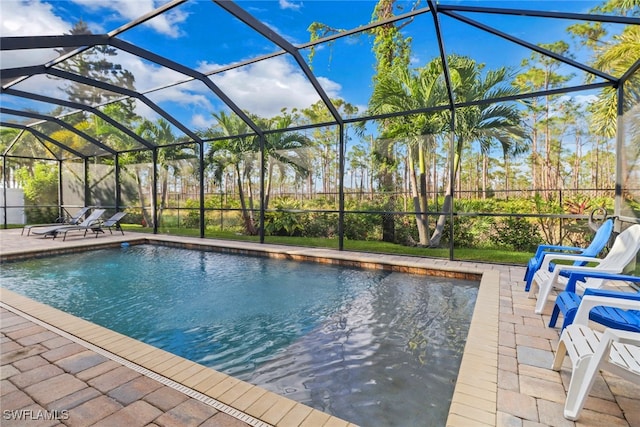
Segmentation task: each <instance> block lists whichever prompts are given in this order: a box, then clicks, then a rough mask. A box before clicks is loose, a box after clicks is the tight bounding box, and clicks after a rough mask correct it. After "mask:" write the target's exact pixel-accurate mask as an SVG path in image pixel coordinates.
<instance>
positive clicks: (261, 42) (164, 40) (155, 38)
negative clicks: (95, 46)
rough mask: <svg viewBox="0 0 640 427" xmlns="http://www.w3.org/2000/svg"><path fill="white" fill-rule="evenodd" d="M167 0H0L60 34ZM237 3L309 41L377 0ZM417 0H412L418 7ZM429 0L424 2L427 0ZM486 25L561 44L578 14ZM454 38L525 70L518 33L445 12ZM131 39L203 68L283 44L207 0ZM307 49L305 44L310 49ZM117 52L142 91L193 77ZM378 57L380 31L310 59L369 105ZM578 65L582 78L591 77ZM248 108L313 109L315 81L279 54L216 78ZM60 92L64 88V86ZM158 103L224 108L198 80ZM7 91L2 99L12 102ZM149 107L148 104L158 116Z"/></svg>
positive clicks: (462, 46) (419, 60)
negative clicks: (313, 31)
mask: <svg viewBox="0 0 640 427" xmlns="http://www.w3.org/2000/svg"><path fill="white" fill-rule="evenodd" d="M162 3H164V2H158V1H154V0H56V1H45V0H29V1H21V0H20V1H17V0H2V2H0V15H1V18H0V20H1V27H0V31H1V34H2V36H25V35H51V34H63V33H66V32H68V31H69V30H70V29H71V27H72V26H73V24H74V23H75V22H77V21H78V20H79V19H82V20H84V21H85V22H87V23H88V24H89V26H90V28H91V29H92V31H93V32H94V33H106V32H109V31H112V30H114V29H116V28H118V27H120V26H121V25H124V24H125V23H127V22H129V21H131V20H133V19H136V18H138V17H140V16H142V15H144V14H145V13H147V12H149V11H150V10H152V9H154V8H155V7H158V6H160V5H161V4H162ZM442 3H445V4H465V5H478V6H491V7H508V8H523V9H542V10H561V11H568V12H580V13H582V12H587V11H588V10H589V9H590V8H592V7H593V6H595V5H597V4H599V2H594V1H587V0H565V1H547V0H539V1H535V2H528V1H510V2H509V1H494V2H484V1H483V2H481V1H443V2H442ZM238 4H239V5H240V6H241V7H242V8H244V9H245V10H247V11H248V12H249V13H251V14H252V15H254V16H255V17H256V18H258V19H260V20H262V21H263V22H264V23H266V24H267V25H268V26H269V27H270V28H271V29H273V30H274V31H275V32H277V33H278V34H280V35H282V36H283V37H285V39H287V40H288V41H290V42H292V43H294V44H299V43H304V42H307V41H309V33H308V31H307V28H308V26H309V24H310V23H311V22H314V21H318V22H322V23H325V24H327V25H329V26H331V27H333V28H337V29H352V28H355V27H358V26H360V25H364V24H367V23H368V22H369V21H370V19H371V14H372V11H373V7H374V5H375V2H374V1H368V0H360V1H359V0H355V1H353V0H352V1H337V0H336V1H319V0H316V1H293V0H280V1H238ZM410 4H411V3H408V2H407V3H405V10H407V11H408V10H409V7H410ZM425 6H426V2H423V3H422V4H421V7H425ZM466 16H468V17H472V18H473V19H477V20H478V21H481V22H483V23H485V24H489V25H493V26H495V27H496V28H498V29H500V30H502V31H506V32H509V33H511V34H513V35H514V36H517V37H521V38H523V39H525V40H527V41H529V42H531V43H552V42H555V41H557V40H558V39H560V38H566V36H564V30H565V28H566V27H567V26H568V25H570V24H572V23H573V22H570V21H564V20H541V19H535V18H527V17H516V16H510V17H499V16H497V15H488V14H482V15H478V14H466ZM442 25H443V28H444V30H443V33H444V37H445V47H446V48H447V49H448V50H449V51H455V52H458V53H462V54H465V55H469V56H472V57H474V58H475V59H476V60H477V61H479V62H484V63H486V64H487V67H488V68H495V67H498V66H501V65H505V66H509V67H512V68H513V69H514V70H517V69H518V67H519V64H520V62H521V60H522V59H524V58H525V57H527V56H529V54H530V53H529V52H528V51H527V50H526V49H525V48H522V47H520V46H517V45H515V44H513V43H511V42H507V41H504V40H502V39H500V38H497V37H495V36H491V35H487V34H486V33H483V32H481V31H479V30H475V29H469V27H467V26H465V25H461V24H460V23H459V22H457V21H455V20H453V19H450V18H448V17H443V18H442ZM432 27H433V23H432V19H431V16H430V15H429V14H425V15H423V16H420V17H418V18H416V19H415V20H414V21H413V22H412V23H411V24H410V25H408V26H407V27H405V29H404V31H405V33H406V34H407V35H411V36H412V37H413V56H412V61H413V64H414V65H415V66H420V65H424V64H426V63H427V62H429V61H430V60H431V59H433V58H434V57H435V56H437V54H438V52H437V50H436V44H435V37H434V33H433V29H432ZM119 37H121V38H122V39H124V40H126V41H129V42H131V43H134V44H137V45H139V46H141V47H143V48H145V49H147V50H150V51H153V52H155V53H157V54H160V55H163V56H166V57H168V58H169V59H171V60H173V61H175V62H178V63H181V64H184V65H186V66H189V67H192V68H196V69H198V70H200V71H202V72H208V71H211V70H215V69H218V68H220V67H224V66H226V65H229V64H233V63H235V62H238V61H243V60H247V59H249V58H254V57H257V56H260V55H264V54H268V53H271V52H274V51H277V50H278V48H277V47H276V46H274V45H273V44H272V43H270V42H269V41H268V40H266V39H265V38H263V37H262V36H260V35H257V34H255V33H253V32H251V31H249V30H248V28H247V27H246V26H245V25H244V24H242V23H240V22H237V21H235V20H234V19H230V18H229V15H228V14H227V13H226V12H225V11H223V10H222V9H221V8H220V7H218V6H217V5H215V4H214V3H212V2H211V1H208V0H196V1H193V0H192V1H188V2H186V3H185V4H182V5H180V6H178V7H175V8H174V9H172V10H171V11H170V12H168V13H165V14H163V15H162V16H160V17H158V18H155V19H153V20H151V21H148V22H147V23H145V24H144V25H141V26H138V27H136V28H134V29H132V30H129V31H127V32H125V33H124V34H122V35H121V36H119ZM51 53H52V52H51V51H40V52H30V53H29V55H28V57H26V58H25V55H24V52H17V53H16V52H3V53H2V56H1V57H0V60H1V61H2V67H3V68H9V67H12V66H18V65H27V64H28V63H30V62H34V63H37V62H43V61H46V60H47V59H51V58H52V56H51ZM303 53H304V55H305V57H306V52H303ZM118 61H119V62H121V63H122V64H123V66H124V67H125V68H127V69H129V70H131V71H132V72H133V73H134V75H135V76H136V85H137V88H138V89H139V90H149V89H153V88H158V87H162V86H165V85H167V84H169V83H174V82H179V81H182V80H184V76H182V75H180V74H177V73H175V72H173V71H171V70H169V69H166V68H163V67H159V66H157V65H156V64H152V63H148V62H146V61H140V60H139V59H138V58H136V57H133V56H131V55H128V54H126V53H124V52H120V53H119V58H118ZM373 64H374V57H373V54H372V52H371V38H370V37H367V36H360V37H349V38H345V39H341V40H338V41H336V42H335V43H334V44H332V45H329V46H323V47H322V48H320V49H318V51H317V53H316V57H315V59H314V61H313V63H312V64H311V65H312V67H313V70H314V72H315V74H316V76H317V77H318V79H319V81H320V83H321V84H322V86H323V88H324V89H325V91H326V92H327V93H328V94H329V96H331V97H332V98H342V99H345V100H346V101H347V102H350V103H352V104H353V105H356V106H358V107H359V108H360V109H361V110H363V109H364V108H365V107H366V103H367V100H368V98H369V95H370V93H371V77H372V74H373ZM582 77H583V76H582V73H581V72H579V73H578V77H577V81H579V80H581V79H582ZM212 80H213V81H214V82H215V83H216V84H218V85H219V86H220V87H221V88H222V89H223V90H225V92H226V93H227V94H228V95H229V96H230V98H231V99H232V100H233V101H234V102H235V103H236V104H237V105H238V106H239V107H241V108H243V109H245V110H248V111H250V112H253V113H256V114H258V115H261V116H265V117H268V116H270V115H274V114H277V113H278V112H279V111H280V109H281V108H283V107H286V108H289V109H291V108H305V107H307V106H309V105H311V104H312V103H314V102H316V101H317V100H318V99H319V98H318V95H317V93H316V92H315V91H314V90H313V88H312V87H311V85H310V84H309V83H308V81H307V80H306V78H305V77H304V75H303V74H302V72H301V71H300V69H299V68H298V66H297V64H296V63H295V61H293V59H292V58H290V57H287V56H280V57H276V58H273V59H270V60H267V61H262V62H260V63H256V64H252V65H250V66H246V67H242V68H240V69H235V70H231V71H228V72H225V73H222V74H218V75H216V76H215V77H212ZM37 87H39V88H40V89H42V90H45V91H48V94H49V95H51V96H59V95H60V93H59V89H58V88H57V87H56V86H55V85H52V84H51V81H50V80H48V79H46V78H44V77H42V78H39V79H32V80H31V81H30V82H25V83H24V84H22V88H23V89H24V90H30V89H32V88H37ZM57 91H58V92H57ZM149 98H151V99H152V100H153V101H154V102H157V103H158V104H159V105H161V106H163V108H166V109H167V110H168V111H170V112H171V113H172V114H175V115H176V116H177V117H180V119H181V120H182V121H184V122H185V123H187V124H188V126H189V127H190V128H192V129H198V128H202V127H205V126H207V125H208V124H210V123H211V121H212V119H211V116H210V113H211V112H212V111H220V110H221V108H223V106H222V103H221V102H220V101H219V100H217V99H216V97H215V96H212V94H211V93H210V91H209V90H208V89H206V88H205V87H204V85H201V84H199V83H190V84H183V85H177V86H174V87H171V88H168V89H165V90H162V91H157V92H153V93H150V94H149ZM6 99H7V98H6V97H3V98H2V102H3V103H5V104H6V103H7V100H6ZM145 108H146V107H145V106H143V105H141V106H139V113H140V114H142V115H149V116H153V113H152V112H151V111H149V110H148V109H145Z"/></svg>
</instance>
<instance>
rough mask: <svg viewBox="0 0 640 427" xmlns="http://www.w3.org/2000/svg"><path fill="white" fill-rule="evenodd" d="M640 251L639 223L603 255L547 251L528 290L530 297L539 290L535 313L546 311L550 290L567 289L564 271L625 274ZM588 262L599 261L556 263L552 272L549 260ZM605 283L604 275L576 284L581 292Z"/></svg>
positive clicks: (577, 290) (620, 236) (622, 234)
mask: <svg viewBox="0 0 640 427" xmlns="http://www.w3.org/2000/svg"><path fill="white" fill-rule="evenodd" d="M638 251H640V224H635V225H632V226H631V227H629V228H627V229H626V230H624V231H623V232H622V233H620V234H619V235H618V236H617V237H616V239H615V240H614V242H613V245H612V246H611V249H610V250H609V253H607V255H606V256H605V257H604V258H591V257H583V256H579V255H563V254H557V255H556V254H548V255H545V257H544V260H543V262H542V266H541V267H540V269H539V270H538V271H537V272H536V274H535V275H534V276H533V280H532V281H531V288H530V289H529V298H535V296H536V290H538V289H539V292H538V300H537V301H536V308H535V312H536V313H538V314H541V313H542V311H543V310H544V307H545V305H546V304H547V300H548V299H549V295H551V291H552V290H553V289H554V288H555V289H564V287H565V285H566V283H567V280H568V279H567V278H566V277H563V276H561V275H560V272H562V271H565V272H567V271H577V272H580V271H584V272H588V271H592V272H602V273H614V274H618V273H622V271H623V270H624V268H625V267H626V266H627V265H628V264H629V263H630V262H631V261H632V260H633V259H634V258H635V257H636V255H637V253H638ZM559 260H566V261H585V262H588V263H590V264H591V263H593V264H596V265H595V266H591V265H585V266H576V265H562V264H556V265H555V267H554V268H553V270H552V271H549V263H550V262H551V261H559ZM605 282H606V279H602V278H589V279H587V280H586V281H585V282H580V283H579V284H577V286H576V290H575V291H574V292H577V293H582V292H583V291H584V289H585V288H599V287H601V286H602V285H603V284H604V283H605Z"/></svg>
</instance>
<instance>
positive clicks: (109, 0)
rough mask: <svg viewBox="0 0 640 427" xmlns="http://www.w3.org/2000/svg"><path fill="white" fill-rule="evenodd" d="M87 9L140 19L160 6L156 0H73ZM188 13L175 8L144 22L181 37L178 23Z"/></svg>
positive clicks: (173, 35) (162, 31)
mask: <svg viewBox="0 0 640 427" xmlns="http://www.w3.org/2000/svg"><path fill="white" fill-rule="evenodd" d="M72 1H73V2H74V3H76V4H78V5H80V6H82V7H83V8H86V9H87V10H92V11H96V10H102V9H106V10H110V11H113V12H114V13H116V14H118V15H119V16H121V17H122V18H124V19H126V20H127V21H132V20H134V19H138V18H140V17H141V16H143V15H145V14H147V13H149V12H151V11H153V10H154V9H156V8H157V7H158V6H159V4H160V3H159V2H157V1H155V0H72ZM186 18H187V14H186V13H184V12H182V11H180V10H179V9H178V8H174V9H172V10H171V11H169V12H165V13H163V14H161V15H160V16H156V17H155V18H153V19H151V20H150V21H147V22H145V23H144V25H147V26H149V27H151V28H152V29H153V30H155V31H156V32H158V33H159V34H164V35H166V36H169V37H179V36H180V35H181V34H182V33H181V31H180V29H179V27H178V24H180V23H182V22H184V21H185V20H186Z"/></svg>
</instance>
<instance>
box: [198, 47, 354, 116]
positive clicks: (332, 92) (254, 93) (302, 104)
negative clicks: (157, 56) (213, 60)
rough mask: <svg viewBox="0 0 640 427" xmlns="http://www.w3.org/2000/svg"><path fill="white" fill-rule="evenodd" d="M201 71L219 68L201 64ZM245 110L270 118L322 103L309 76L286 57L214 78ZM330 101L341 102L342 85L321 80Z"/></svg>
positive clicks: (328, 80) (325, 79)
mask: <svg viewBox="0 0 640 427" xmlns="http://www.w3.org/2000/svg"><path fill="white" fill-rule="evenodd" d="M200 68H201V69H208V70H211V69H214V68H219V66H215V65H212V64H204V63H203V64H201V66H200ZM211 80H212V81H213V82H214V83H215V84H216V85H218V86H219V87H220V88H221V89H222V90H223V91H224V92H225V93H226V94H227V95H228V96H229V98H231V100H232V101H233V102H235V103H236V105H238V106H239V107H240V108H241V109H243V110H246V111H249V112H251V113H254V114H257V115H259V116H261V117H265V118H269V117H273V116H276V115H278V114H280V110H281V109H282V108H285V107H286V108H289V109H293V108H298V109H301V108H308V107H309V106H311V105H312V104H314V103H316V102H317V101H319V100H320V96H319V95H318V93H317V92H316V91H315V89H314V88H313V86H312V85H311V83H309V81H308V80H307V78H306V76H305V75H304V74H303V73H302V71H300V70H299V69H298V68H297V67H296V66H294V65H293V64H292V63H291V62H289V61H287V60H286V59H285V57H276V58H271V59H269V60H264V61H260V62H257V63H255V64H251V65H247V66H244V67H241V68H236V69H233V70H230V71H227V72H225V73H222V74H217V75H213V76H211ZM318 81H319V82H320V84H321V85H322V87H323V88H324V90H325V91H326V92H327V94H328V96H329V97H330V98H338V97H339V92H340V90H341V89H342V87H341V86H340V84H338V83H336V82H334V81H332V80H330V79H327V78H324V77H318Z"/></svg>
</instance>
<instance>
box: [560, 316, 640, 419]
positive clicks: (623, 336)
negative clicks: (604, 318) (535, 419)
mask: <svg viewBox="0 0 640 427" xmlns="http://www.w3.org/2000/svg"><path fill="white" fill-rule="evenodd" d="M587 313H588V310H587ZM576 320H577V319H576ZM566 354H569V357H570V358H571V369H572V373H571V382H570V383H569V389H568V390H567V400H566V401H565V405H564V417H565V418H567V419H569V420H576V419H578V417H579V416H580V411H581V410H582V408H583V407H584V404H585V401H586V399H587V396H588V395H589V392H590V391H591V387H593V382H594V381H595V378H596V375H598V373H599V372H600V370H606V371H609V372H612V373H614V374H616V375H619V376H620V377H622V378H624V379H626V380H629V381H631V382H634V383H636V384H640V333H638V332H629V331H621V330H619V329H610V328H609V329H605V331H604V333H600V332H598V331H594V330H592V329H590V328H589V327H588V326H585V325H584V324H579V323H577V322H574V323H573V324H571V325H569V326H567V327H566V328H565V329H564V331H563V332H562V335H561V337H560V341H559V343H558V349H557V351H556V356H555V358H554V360H553V365H552V369H553V370H555V371H559V370H560V369H561V367H562V362H563V360H564V357H565V355H566Z"/></svg>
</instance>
